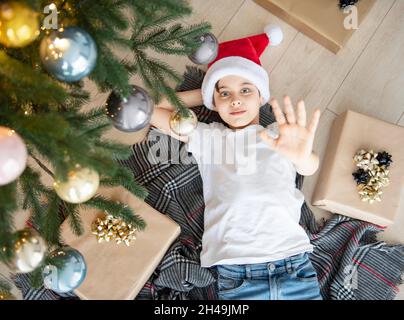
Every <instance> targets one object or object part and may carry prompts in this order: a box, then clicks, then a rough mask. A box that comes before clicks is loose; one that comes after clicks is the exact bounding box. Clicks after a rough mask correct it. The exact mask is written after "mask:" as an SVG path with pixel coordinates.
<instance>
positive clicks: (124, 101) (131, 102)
mask: <svg viewBox="0 0 404 320" xmlns="http://www.w3.org/2000/svg"><path fill="white" fill-rule="evenodd" d="M153 110H154V103H153V100H152V99H151V98H150V96H149V94H148V93H147V92H146V91H145V90H144V89H142V88H140V87H138V86H135V85H134V86H132V92H131V94H130V95H129V97H127V98H122V97H121V96H120V95H118V94H117V93H115V92H112V93H111V95H110V96H109V97H108V100H107V103H106V113H107V115H108V117H109V118H110V119H111V121H112V124H113V125H114V127H115V128H117V129H118V130H121V131H124V132H134V131H139V130H142V129H143V128H145V127H146V126H147V125H148V124H149V123H150V119H151V117H152V114H153Z"/></svg>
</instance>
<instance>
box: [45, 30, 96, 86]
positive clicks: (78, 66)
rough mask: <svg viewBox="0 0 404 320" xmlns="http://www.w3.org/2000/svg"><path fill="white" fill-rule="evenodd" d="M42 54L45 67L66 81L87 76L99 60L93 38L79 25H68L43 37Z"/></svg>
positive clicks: (77, 79)
mask: <svg viewBox="0 0 404 320" xmlns="http://www.w3.org/2000/svg"><path fill="white" fill-rule="evenodd" d="M40 54H41V60H42V63H43V65H44V67H45V69H46V70H47V71H48V72H49V73H50V74H52V75H53V76H55V77H56V78H57V79H59V80H61V81H65V82H74V81H79V80H80V79H82V78H84V77H86V76H87V75H89V74H90V73H91V71H93V69H94V67H95V64H96V62H97V46H96V44H95V42H94V40H93V38H91V36H90V35H89V34H88V33H87V32H86V31H84V30H83V29H81V28H79V27H67V28H65V29H64V30H63V31H54V32H52V33H51V34H50V35H49V36H47V37H45V38H43V39H42V42H41V46H40Z"/></svg>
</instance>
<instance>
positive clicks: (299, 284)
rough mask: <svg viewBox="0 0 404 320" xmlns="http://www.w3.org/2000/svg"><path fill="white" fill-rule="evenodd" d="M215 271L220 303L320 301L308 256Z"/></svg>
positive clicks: (221, 266)
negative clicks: (221, 301)
mask: <svg viewBox="0 0 404 320" xmlns="http://www.w3.org/2000/svg"><path fill="white" fill-rule="evenodd" d="M216 270H217V272H218V289H219V299H220V300H322V298H321V295H320V286H319V283H318V279H317V273H316V271H315V269H314V268H313V265H312V264H311V261H310V259H309V255H308V253H302V254H299V255H295V256H291V257H288V258H286V259H283V260H278V261H272V262H267V263H258V264H246V265H218V266H216Z"/></svg>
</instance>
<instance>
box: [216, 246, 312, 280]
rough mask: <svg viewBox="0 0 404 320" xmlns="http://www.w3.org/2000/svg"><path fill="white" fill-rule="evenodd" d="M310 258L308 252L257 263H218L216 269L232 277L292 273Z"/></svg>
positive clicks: (245, 277)
mask: <svg viewBox="0 0 404 320" xmlns="http://www.w3.org/2000/svg"><path fill="white" fill-rule="evenodd" d="M307 259H309V255H308V253H307V252H304V253H301V254H297V255H294V256H291V257H287V258H285V259H281V260H277V261H270V262H264V263H255V264H232V265H218V266H216V271H217V272H218V273H220V274H221V275H224V276H226V275H228V276H229V277H232V278H236V279H237V278H239V279H250V278H257V277H265V276H268V274H280V273H292V272H293V270H294V268H295V267H296V266H297V265H300V264H301V263H303V262H304V261H306V260H307Z"/></svg>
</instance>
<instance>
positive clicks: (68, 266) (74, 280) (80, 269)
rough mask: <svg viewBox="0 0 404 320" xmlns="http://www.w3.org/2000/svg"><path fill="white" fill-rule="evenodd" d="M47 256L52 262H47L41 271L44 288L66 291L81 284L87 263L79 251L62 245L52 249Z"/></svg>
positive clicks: (60, 291) (58, 291) (57, 291)
mask: <svg viewBox="0 0 404 320" xmlns="http://www.w3.org/2000/svg"><path fill="white" fill-rule="evenodd" d="M49 258H51V261H52V262H53V264H52V263H51V264H48V265H47V266H45V268H44V270H43V271H42V276H43V282H44V285H45V287H46V288H48V289H51V290H53V291H55V292H56V293H66V292H70V291H72V290H74V289H76V288H77V287H79V286H80V285H81V283H82V282H83V280H84V278H85V277H86V274H87V265H86V262H85V261H84V258H83V256H82V255H81V253H80V252H78V251H77V250H75V249H73V248H70V247H63V248H59V249H57V250H55V251H53V252H52V253H51V254H50V256H49ZM60 266H62V267H60Z"/></svg>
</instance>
